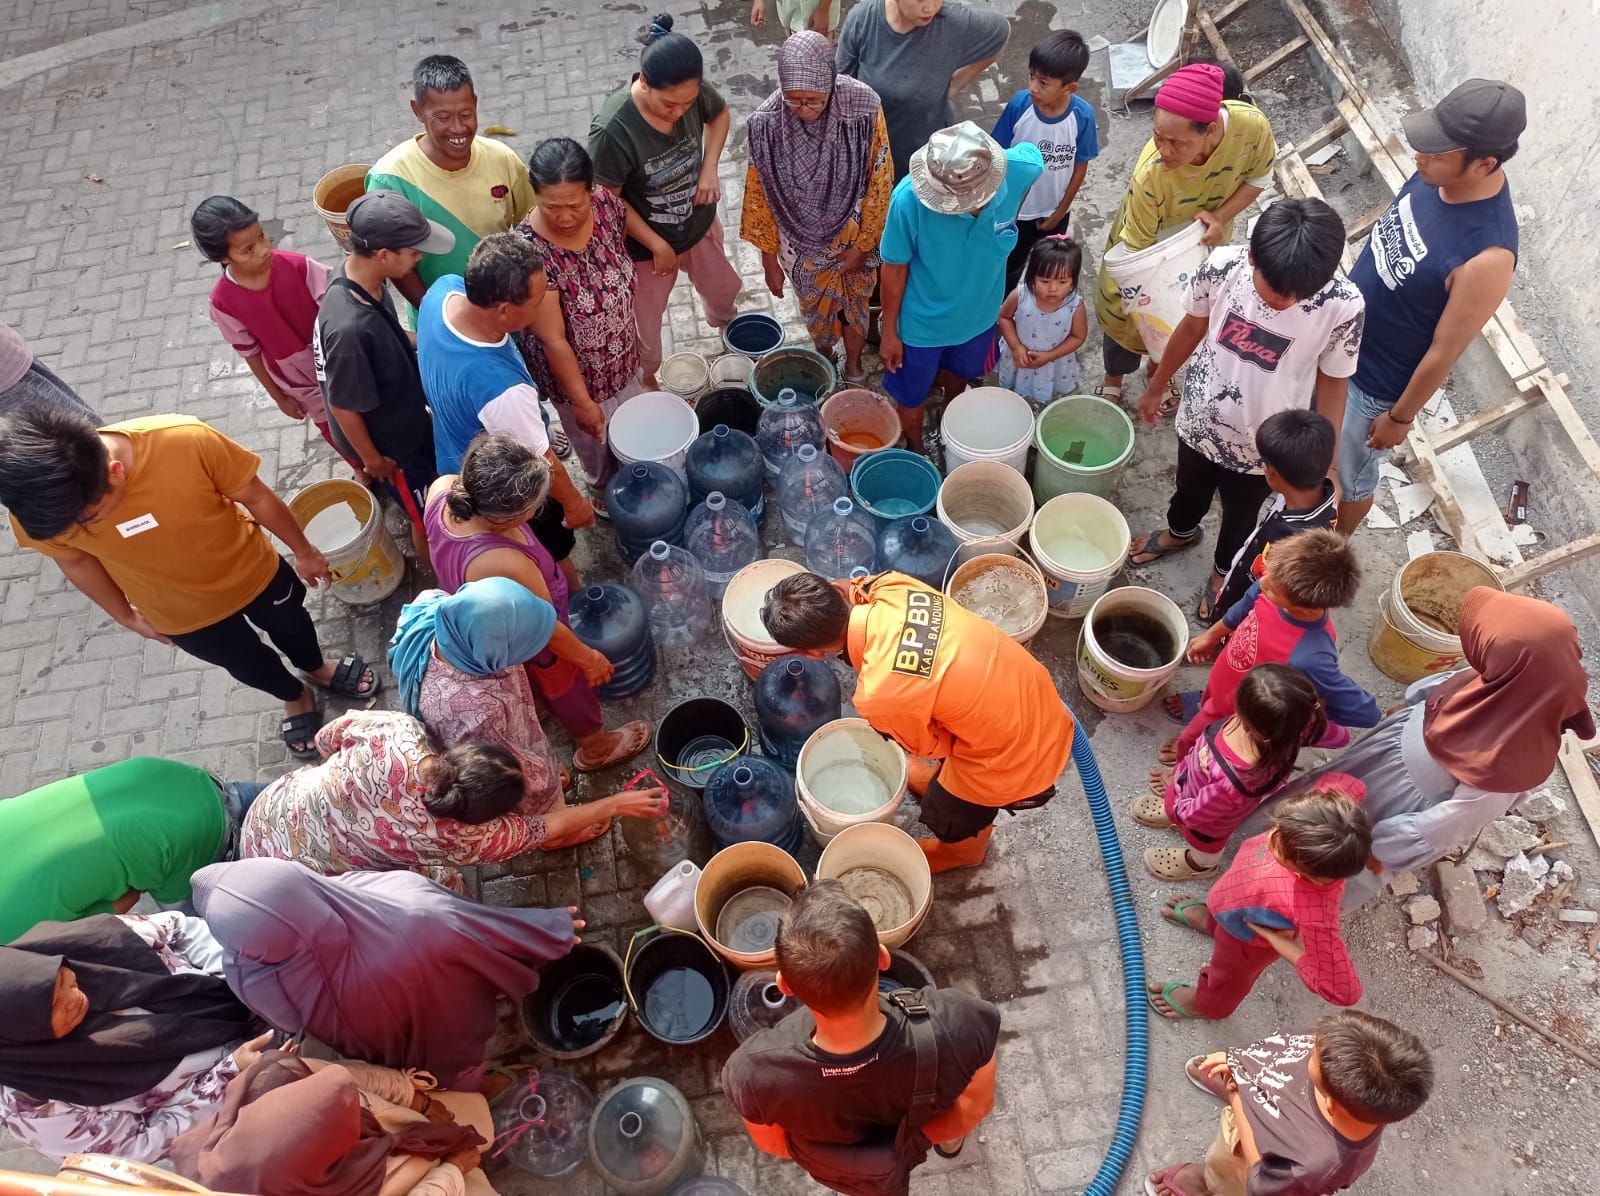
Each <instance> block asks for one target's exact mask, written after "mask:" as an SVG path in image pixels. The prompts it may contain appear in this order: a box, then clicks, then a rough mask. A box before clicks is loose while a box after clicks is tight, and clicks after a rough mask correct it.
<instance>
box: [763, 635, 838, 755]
mask: <svg viewBox="0 0 1600 1196" xmlns="http://www.w3.org/2000/svg"><path fill="white" fill-rule="evenodd" d="M843 713H844V708H843V703H842V702H841V700H840V696H839V679H838V678H837V677H835V676H834V675H833V670H832V669H831V668H829V667H828V665H827V662H826V661H822V660H812V659H810V658H808V657H805V656H781V657H779V658H778V659H777V660H774V661H773V662H772V663H771V664H769V665H768V666H767V667H766V668H764V669H762V670H761V676H760V677H758V678H756V718H757V720H758V721H759V723H760V733H761V750H762V751H763V752H765V753H766V754H767V755H768V756H771V757H772V758H773V759H774V760H778V761H781V762H782V763H783V765H784V767H785V768H787V769H789V771H791V772H793V771H794V767H795V765H796V764H797V763H799V760H800V749H801V748H803V747H805V745H806V740H808V739H810V738H811V733H812V732H813V731H815V730H816V729H817V728H818V727H820V726H822V725H823V724H825V723H831V722H835V721H836V720H838V719H839V718H841V717H842V716H843Z"/></svg>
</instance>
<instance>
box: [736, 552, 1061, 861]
mask: <svg viewBox="0 0 1600 1196" xmlns="http://www.w3.org/2000/svg"><path fill="white" fill-rule="evenodd" d="M761 620H762V622H763V623H764V624H765V625H766V628H767V632H768V634H769V635H771V636H772V638H773V639H775V640H777V641H778V643H780V644H783V645H784V646H785V647H788V648H793V649H795V650H796V651H798V652H801V653H803V654H805V655H807V656H812V657H816V658H818V659H823V658H826V657H828V656H833V655H837V654H843V656H844V658H845V659H846V660H847V661H849V663H850V665H851V667H852V668H854V669H855V670H856V672H857V673H858V674H859V676H858V677H857V680H856V692H855V699H854V703H855V708H856V713H857V714H859V715H860V716H861V717H862V718H864V719H866V720H867V721H868V722H869V723H871V724H872V726H873V728H874V729H876V730H877V731H878V732H879V733H881V734H883V735H887V736H888V737H889V738H891V739H893V740H894V741H895V742H896V743H898V744H899V745H900V746H901V747H903V748H905V749H906V751H908V752H911V753H914V754H916V755H920V756H931V757H933V758H934V759H936V760H938V761H940V762H941V763H940V767H939V771H938V773H937V775H936V776H935V777H934V778H933V780H931V781H930V782H929V783H928V788H927V792H925V793H924V794H923V795H922V822H923V824H924V825H925V826H926V827H927V828H928V829H929V830H931V831H932V832H933V834H934V838H933V839H924V840H923V841H922V849H923V851H925V852H926V853H927V855H928V862H929V864H930V866H931V867H932V868H933V870H934V871H935V872H940V871H943V870H945V869H947V868H965V867H971V866H972V865H974V864H978V863H981V862H982V861H983V858H984V855H985V853H986V852H987V851H988V847H989V837H990V835H991V834H992V833H993V831H994V820H995V817H996V816H997V815H998V814H999V812H1000V811H1001V810H1009V811H1011V812H1012V813H1015V812H1017V811H1018V810H1031V809H1033V808H1035V807H1037V806H1042V805H1044V804H1045V802H1047V801H1049V800H1050V799H1051V798H1052V797H1054V796H1055V787H1056V780H1057V778H1059V777H1060V775H1061V770H1062V769H1063V768H1065V767H1066V764H1067V760H1068V758H1069V757H1070V756H1071V755H1072V736H1073V730H1074V729H1073V722H1072V715H1071V714H1070V713H1068V711H1067V707H1066V704H1065V703H1063V702H1062V701H1061V697H1060V695H1058V694H1057V693H1056V689H1055V685H1054V683H1053V682H1052V681H1051V680H1050V673H1049V670H1048V669H1046V668H1045V667H1044V666H1043V665H1042V664H1040V663H1039V662H1038V661H1037V660H1035V659H1034V658H1033V656H1032V655H1031V654H1030V653H1029V652H1028V650H1027V649H1026V648H1024V647H1023V646H1022V645H1021V644H1019V643H1017V642H1016V641H1015V640H1013V639H1011V637H1010V636H1008V635H1006V634H1005V633H1004V632H1003V631H1001V630H1000V629H999V628H998V627H996V626H995V625H994V624H993V623H990V622H989V621H988V620H986V619H982V618H979V617H978V616H977V615H975V614H973V613H972V612H971V611H968V610H964V609H963V608H962V607H960V606H958V605H957V604H956V603H955V602H953V601H951V600H949V599H948V598H946V597H945V596H944V595H943V594H941V593H940V592H939V591H938V590H935V589H933V588H932V587H930V586H926V585H924V584H923V583H922V582H920V581H917V580H916V579H914V578H911V577H907V576H906V575H905V574H903V573H881V574H879V575H878V576H877V577H872V578H867V579H865V580H863V581H859V582H848V583H845V582H841V583H838V585H837V586H835V585H834V584H832V583H830V582H828V581H827V580H825V579H824V578H821V577H818V576H817V575H816V574H814V573H798V574H795V575H794V576H792V577H786V578H784V579H783V580H782V581H780V582H779V583H778V584H777V585H776V586H774V587H773V589H772V592H771V594H770V595H769V596H768V598H767V602H766V605H765V606H764V607H763V608H762V610H761Z"/></svg>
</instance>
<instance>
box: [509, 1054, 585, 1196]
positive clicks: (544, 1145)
mask: <svg viewBox="0 0 1600 1196" xmlns="http://www.w3.org/2000/svg"><path fill="white" fill-rule="evenodd" d="M594 1107H595V1100H594V1093H592V1092H590V1091H589V1089H588V1087H587V1086H585V1084H584V1083H583V1081H582V1080H580V1079H578V1077H576V1076H574V1075H573V1074H572V1073H571V1072H566V1071H561V1070H560V1069H558V1068H554V1067H544V1068H539V1069H537V1070H534V1071H530V1072H528V1073H527V1074H526V1075H524V1076H518V1077H517V1078H516V1079H514V1080H512V1082H511V1084H510V1085H509V1086H508V1087H507V1088H506V1089H505V1091H504V1092H502V1093H501V1094H500V1095H499V1096H497V1097H495V1099H494V1101H493V1103H492V1104H491V1105H490V1106H489V1112H490V1113H491V1114H492V1115H493V1117H494V1131H495V1143H496V1145H495V1148H494V1150H495V1152H496V1153H498V1152H501V1151H503V1152H504V1155H503V1157H504V1158H505V1159H506V1161H507V1162H509V1163H511V1164H512V1165H513V1166H515V1167H518V1168H519V1169H521V1170H523V1171H526V1172H527V1173H528V1174H529V1175H537V1176H539V1177H541V1178H544V1179H552V1178H554V1177H555V1176H558V1175H565V1174H566V1173H567V1172H569V1171H571V1170H572V1169H573V1168H574V1167H576V1166H577V1165H578V1164H579V1163H581V1162H582V1161H583V1156H584V1153H585V1151H586V1149H587V1147H588V1144H589V1121H590V1118H592V1117H593V1115H594ZM484 1149H485V1152H486V1153H488V1152H489V1148H488V1147H485V1148H484Z"/></svg>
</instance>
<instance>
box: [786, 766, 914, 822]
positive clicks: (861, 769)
mask: <svg viewBox="0 0 1600 1196" xmlns="http://www.w3.org/2000/svg"><path fill="white" fill-rule="evenodd" d="M806 788H807V790H809V791H810V792H811V794H812V796H814V797H815V798H816V799H817V800H818V801H820V802H821V803H822V804H823V805H825V806H827V807H828V808H829V809H830V810H837V811H838V812H839V813H840V814H870V813H872V811H873V810H880V809H882V808H883V807H884V806H885V805H887V804H888V801H889V799H890V798H891V797H893V796H894V794H893V791H892V790H890V788H889V783H888V782H887V781H885V780H884V779H883V777H882V776H881V775H879V773H878V772H877V771H876V770H875V769H874V768H872V766H871V765H869V764H868V763H867V762H866V761H865V760H837V761H835V762H834V763H832V764H829V765H827V766H826V767H825V768H819V769H817V770H816V772H807V773H806Z"/></svg>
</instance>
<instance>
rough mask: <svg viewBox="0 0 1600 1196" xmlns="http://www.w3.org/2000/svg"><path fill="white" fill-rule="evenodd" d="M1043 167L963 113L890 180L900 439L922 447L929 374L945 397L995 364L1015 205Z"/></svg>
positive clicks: (888, 330) (887, 313)
mask: <svg viewBox="0 0 1600 1196" xmlns="http://www.w3.org/2000/svg"><path fill="white" fill-rule="evenodd" d="M1043 173H1044V158H1043V156H1042V155H1041V154H1040V153H1039V147H1038V146H1036V145H1033V144H1031V143H1023V144H1020V145H1017V146H1014V147H1012V148H1011V149H1009V150H1007V149H1002V148H1001V147H1000V143H999V142H997V141H996V140H995V139H994V138H993V137H991V136H989V134H987V133H985V132H984V131H983V130H982V129H980V128H979V127H978V126H977V125H976V124H974V123H973V122H972V121H970V120H967V121H962V122H961V123H960V124H958V125H953V126H951V127H950V128H948V129H940V130H939V131H938V132H937V133H935V134H934V135H933V136H932V137H930V138H929V139H928V144H927V145H925V146H923V147H922V148H921V149H919V150H918V151H917V152H916V153H914V154H912V155H911V171H910V173H909V174H907V175H906V177H905V178H903V179H901V180H900V182H899V183H897V184H896V185H895V189H894V195H893V196H892V197H891V198H890V200H889V216H888V222H887V224H886V225H885V227H884V230H883V239H882V241H881V242H880V244H879V247H878V249H879V253H880V254H881V255H882V257H883V271H882V274H881V276H880V284H881V292H882V299H883V319H882V327H883V342H882V344H881V345H880V346H879V348H878V356H879V357H880V358H881V359H882V360H883V368H884V375H883V386H884V389H885V390H887V391H888V392H889V397H890V398H892V399H894V401H895V402H896V403H897V404H898V405H899V407H900V425H901V427H902V428H904V429H905V434H906V445H907V447H909V448H910V449H912V450H913V451H915V452H919V453H920V452H921V451H922V414H923V413H922V405H923V403H924V402H926V401H927V398H928V392H929V390H931V389H932V387H933V383H934V380H935V378H936V377H938V376H939V374H940V373H941V372H943V373H944V375H945V386H944V393H945V397H946V398H951V397H954V396H955V395H957V394H960V393H961V392H962V391H963V390H965V389H966V388H967V386H968V385H970V384H971V383H973V382H976V381H977V380H978V379H979V378H982V377H983V376H984V375H985V374H987V373H988V372H989V371H990V370H991V369H993V368H994V354H995V324H996V322H997V321H998V319H999V316H1000V304H1001V303H1002V302H1003V301H1004V299H1005V275H1006V257H1007V255H1008V254H1010V252H1011V250H1012V248H1013V247H1014V246H1015V245H1016V243H1017V211H1018V209H1019V208H1020V207H1021V206H1022V200H1023V197H1024V196H1026V195H1027V193H1028V188H1030V187H1032V186H1033V184H1034V180H1036V179H1037V178H1038V177H1039V176H1040V175H1041V174H1043Z"/></svg>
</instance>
